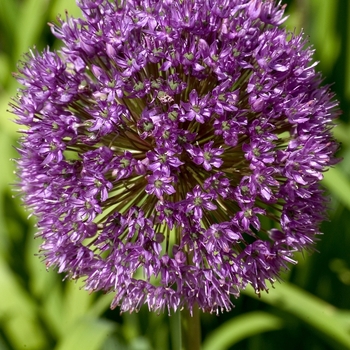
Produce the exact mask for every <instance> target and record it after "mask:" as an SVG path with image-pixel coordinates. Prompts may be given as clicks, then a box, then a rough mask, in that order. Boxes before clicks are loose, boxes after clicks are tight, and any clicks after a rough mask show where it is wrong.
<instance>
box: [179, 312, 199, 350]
mask: <svg viewBox="0 0 350 350" xmlns="http://www.w3.org/2000/svg"><path fill="white" fill-rule="evenodd" d="M181 328H182V350H200V349H201V326H200V317H199V309H198V307H197V306H194V307H193V312H192V316H191V314H190V311H189V310H187V309H185V310H183V311H182V312H181Z"/></svg>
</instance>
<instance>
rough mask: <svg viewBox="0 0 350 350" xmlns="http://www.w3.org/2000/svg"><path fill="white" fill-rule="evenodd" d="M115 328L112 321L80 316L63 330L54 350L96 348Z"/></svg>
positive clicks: (93, 349)
mask: <svg viewBox="0 0 350 350" xmlns="http://www.w3.org/2000/svg"><path fill="white" fill-rule="evenodd" d="M115 329H116V324H114V323H112V322H108V321H105V320H98V319H91V318H87V317H86V318H82V319H81V320H79V321H78V322H77V323H76V324H74V325H73V326H72V327H70V329H69V330H67V332H65V334H64V337H63V338H62V339H61V340H60V341H59V342H58V345H57V346H56V347H55V350H77V349H84V350H98V349H100V348H101V347H102V345H103V343H104V342H105V340H106V339H107V337H108V335H110V334H111V333H112V332H113V331H114V330H115Z"/></svg>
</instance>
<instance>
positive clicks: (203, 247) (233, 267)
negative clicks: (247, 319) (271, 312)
mask: <svg viewBox="0 0 350 350" xmlns="http://www.w3.org/2000/svg"><path fill="white" fill-rule="evenodd" d="M78 5H79V7H80V8H81V10H82V12H83V19H74V18H71V17H68V16H67V18H66V20H63V19H60V20H59V25H58V26H55V25H51V28H52V32H53V33H54V35H55V36H56V37H57V38H59V39H60V40H62V42H63V47H62V49H61V50H60V51H59V52H52V51H50V50H49V49H47V50H45V51H44V52H42V53H38V52H36V51H34V52H30V54H28V55H27V56H26V57H25V61H24V62H23V63H22V65H21V66H20V68H19V70H20V74H19V75H18V80H19V81H20V83H22V85H24V88H23V89H22V90H20V92H19V94H18V96H17V98H16V100H15V103H14V104H13V106H12V108H13V112H14V113H15V114H16V115H17V116H18V120H17V122H18V123H19V124H22V125H25V126H26V128H25V129H24V130H23V131H22V138H21V140H20V147H19V153H20V159H19V160H18V177H19V183H18V187H19V190H20V192H21V193H22V194H23V198H24V201H25V204H26V206H27V207H28V208H29V209H30V210H31V211H32V212H33V214H34V215H35V216H36V217H37V218H38V224H37V227H38V236H40V237H41V238H42V239H43V243H42V246H41V254H42V256H43V258H44V260H45V261H46V264H47V266H48V267H49V266H53V267H57V268H58V272H60V273H65V274H67V275H68V276H69V277H71V278H73V279H76V278H80V277H82V278H84V280H85V286H86V288H87V289H88V290H90V291H98V290H102V291H106V292H109V291H112V292H114V293H115V297H114V299H113V302H112V307H113V308H114V307H116V306H120V307H121V311H126V310H129V311H134V310H138V309H139V308H140V307H141V306H142V305H143V304H147V305H148V307H149V309H150V310H154V311H158V312H159V311H162V310H163V309H168V310H169V312H170V310H172V309H173V310H176V309H179V308H183V307H188V308H189V309H190V310H191V309H192V307H193V305H194V304H197V305H198V306H199V308H201V309H203V310H205V311H210V312H219V311H222V310H229V309H230V308H231V307H232V303H231V301H230V296H231V295H233V296H234V297H237V296H238V295H239V294H240V291H241V290H242V289H243V288H245V287H246V286H247V285H248V284H250V285H252V286H253V287H254V289H255V290H256V292H257V293H259V292H260V291H261V290H267V288H268V287H267V284H266V282H267V281H271V282H273V281H274V280H275V279H276V278H277V277H278V274H279V272H280V270H281V269H283V268H286V267H287V264H288V262H294V261H293V253H294V252H295V251H299V250H302V249H304V248H310V247H311V246H312V244H313V242H314V241H315V239H316V236H317V235H318V234H319V233H320V232H319V225H320V223H321V221H322V220H323V219H324V218H325V210H326V203H327V201H326V199H325V198H324V195H323V191H322V189H321V187H320V185H319V182H320V180H321V179H322V173H323V172H324V171H325V170H326V169H327V168H328V167H329V166H331V165H332V164H335V162H336V160H335V158H334V153H335V151H336V149H337V144H336V143H335V142H334V140H333V138H332V136H331V132H330V130H331V128H332V126H333V119H334V118H335V117H336V116H337V115H338V111H337V103H336V102H334V100H333V95H332V93H330V92H329V89H328V87H321V86H320V83H321V76H320V75H319V74H318V73H316V72H315V64H314V63H312V54H313V51H312V50H311V49H310V48H308V47H307V42H306V40H305V39H304V38H303V36H302V35H296V34H293V33H288V32H286V31H285V30H284V29H283V28H280V25H281V24H282V23H283V21H284V18H283V10H284V7H283V6H281V5H280V3H276V2H274V1H272V0H271V1H269V0H230V1H227V0H171V1H170V0H138V1H137V0H127V1H126V0H121V1H119V0H118V1H117V0H115V1H107V0H95V1H92V0H79V1H78Z"/></svg>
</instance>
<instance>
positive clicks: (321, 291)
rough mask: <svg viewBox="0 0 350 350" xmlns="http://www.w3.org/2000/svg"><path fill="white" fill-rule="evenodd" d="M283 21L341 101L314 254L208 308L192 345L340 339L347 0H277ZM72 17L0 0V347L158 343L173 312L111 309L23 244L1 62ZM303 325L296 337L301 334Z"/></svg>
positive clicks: (42, 3) (61, 6) (9, 87)
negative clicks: (284, 10)
mask: <svg viewBox="0 0 350 350" xmlns="http://www.w3.org/2000/svg"><path fill="white" fill-rule="evenodd" d="M288 3H289V6H288V13H289V14H290V18H289V19H288V22H287V26H288V27H289V29H290V30H292V31H293V30H296V32H299V31H300V28H304V31H305V32H306V33H307V34H309V35H310V42H312V43H313V45H314V47H315V49H316V59H317V60H320V64H319V69H320V70H321V71H323V73H324V75H325V79H326V82H327V83H331V82H335V84H334V85H333V90H334V91H335V92H336V93H337V96H338V99H339V100H340V101H341V108H342V110H343V115H342V116H341V118H340V121H339V126H338V127H337V128H336V130H335V136H336V137H337V138H338V139H339V140H340V141H341V142H342V148H341V150H340V152H339V157H344V161H343V162H342V163H340V164H339V165H337V166H335V167H334V169H331V170H330V171H329V172H328V173H326V174H325V179H324V185H325V187H326V188H327V189H328V190H329V192H330V193H331V195H332V202H331V204H330V209H331V212H330V219H331V221H330V222H329V223H325V225H324V227H323V231H324V232H325V235H324V236H323V237H322V240H321V241H320V242H319V243H318V245H317V249H318V250H319V251H320V253H315V254H313V255H312V256H308V255H307V254H306V255H305V256H300V259H299V264H298V265H297V266H296V267H293V268H292V269H291V271H289V272H288V273H286V274H285V276H284V278H283V279H284V282H283V283H281V284H279V283H277V284H276V286H275V289H271V291H270V293H269V294H264V295H262V296H261V298H260V299H258V298H257V296H256V295H255V294H254V292H253V291H252V290H250V289H248V290H247V291H246V293H245V295H243V296H242V297H241V298H240V299H238V300H236V301H234V302H235V304H236V308H235V309H234V310H233V311H232V312H231V313H229V314H224V315H222V316H220V317H216V316H214V315H202V337H203V350H211V349H215V350H220V349H222V350H224V349H247V350H250V349H254V350H259V349H279V348H283V349H285V350H288V349H308V350H313V349H315V350H316V349H318V350H328V349H350V298H349V295H350V289H349V288H350V259H349V247H350V215H349V213H350V181H349V175H350V137H349V134H350V124H349V119H350V118H349V117H350V115H349V113H350V108H349V107H350V59H349V54H350V42H349V40H348V33H349V29H350V22H349V21H348V16H349V11H350V5H349V2H348V0H338V1H330V0H329V1H326V0H323V1H320V0H289V1H288ZM66 9H67V10H68V12H69V13H70V14H73V15H75V16H78V15H79V11H78V10H77V7H76V5H75V1H74V0H51V1H47V0H1V1H0V33H1V36H0V110H1V118H0V149H1V152H0V164H2V169H1V177H0V198H1V200H0V294H1V303H0V349H4V350H6V349H8V350H17V349H23V348H26V349H30V350H46V349H55V350H71V349H72V350H73V349H74V350H75V349H88V350H98V349H101V350H111V349H121V350H124V349H125V350H151V349H154V350H167V349H175V348H178V345H177V344H178V341H177V339H174V338H171V336H170V333H171V329H172V328H174V327H175V328H176V323H177V322H178V321H177V319H176V316H171V317H168V316H167V315H160V316H157V315H154V314H150V313H148V311H147V310H145V309H142V310H141V312H140V314H133V315H129V314H125V315H122V316H120V315H119V313H118V311H117V310H114V311H110V310H109V308H108V307H109V304H110V301H111V299H112V297H113V296H112V295H100V294H97V295H90V294H88V293H87V292H86V291H84V290H82V289H81V286H82V285H81V283H80V282H78V283H73V282H67V281H65V282H62V281H61V277H60V276H57V274H56V273H54V272H52V271H49V272H48V271H46V269H45V265H44V264H43V263H42V262H40V258H38V257H36V256H35V254H36V252H37V251H38V245H39V244H40V242H38V240H34V239H33V226H34V222H33V220H27V217H26V216H27V214H26V213H24V211H23V209H22V207H21V206H20V199H19V198H17V197H15V198H12V194H14V193H15V192H13V191H11V188H10V185H9V184H11V183H14V182H15V177H14V174H13V171H14V163H13V162H11V161H10V160H9V159H11V158H16V151H15V150H14V148H13V146H14V145H16V138H17V132H16V131H17V129H18V126H17V125H15V124H14V123H13V122H12V121H11V119H13V116H12V115H11V114H9V113H7V112H6V109H7V108H8V107H7V105H8V103H9V101H10V97H11V96H13V95H15V93H16V88H17V85H16V82H15V80H14V79H13V78H12V77H11V72H12V71H15V70H16V62H17V61H18V59H19V58H20V57H21V54H22V53H24V52H25V51H27V50H28V49H29V48H31V47H33V46H34V44H35V45H36V46H37V47H38V49H39V50H41V49H42V48H44V47H45V46H46V45H48V44H49V45H50V46H53V47H56V45H57V43H56V42H55V41H54V39H53V37H52V36H51V34H50V31H49V28H48V26H47V22H53V21H55V17H56V14H57V13H61V14H62V16H65V14H64V13H65V10H66ZM305 334H306V335H307V336H305Z"/></svg>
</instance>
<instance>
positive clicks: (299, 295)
mask: <svg viewBox="0 0 350 350" xmlns="http://www.w3.org/2000/svg"><path fill="white" fill-rule="evenodd" d="M244 293H245V294H247V295H249V296H250V297H253V298H256V299H258V296H257V295H256V293H255V291H254V289H253V288H252V287H248V288H247V289H246V290H245V291H244ZM260 301H262V302H264V303H268V304H270V305H273V306H275V307H277V308H279V309H281V310H283V311H285V312H288V313H290V314H292V315H294V316H296V317H298V318H299V319H300V320H302V321H304V322H305V323H307V324H308V325H310V326H311V327H313V328H314V329H315V330H317V331H318V333H319V334H320V335H322V336H323V338H325V339H326V340H327V341H328V343H329V344H330V345H331V346H332V347H335V346H337V347H338V348H341V349H350V334H349V329H348V327H347V322H344V318H343V316H341V315H342V313H341V312H340V311H339V310H337V308H335V307H334V306H333V305H330V304H328V303H326V302H325V301H323V300H321V299H319V298H317V297H316V296H314V295H312V294H310V293H308V292H306V291H304V290H302V289H300V288H298V287H296V286H294V285H292V284H289V283H287V282H283V283H282V284H278V285H276V286H275V288H271V289H270V290H269V293H268V294H267V295H266V294H264V295H262V296H261V298H260Z"/></svg>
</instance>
